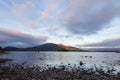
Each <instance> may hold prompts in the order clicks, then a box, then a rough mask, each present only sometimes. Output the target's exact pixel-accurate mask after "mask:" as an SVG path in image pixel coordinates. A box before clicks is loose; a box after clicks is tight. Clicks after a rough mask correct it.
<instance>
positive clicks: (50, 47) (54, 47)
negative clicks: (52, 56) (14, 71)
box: [4, 43, 83, 51]
mask: <svg viewBox="0 0 120 80" xmlns="http://www.w3.org/2000/svg"><path fill="white" fill-rule="evenodd" d="M4 49H5V50H6V51H83V50H82V49H79V48H76V47H72V46H66V45H63V44H54V43H45V44H42V45H39V46H34V47H27V48H17V47H12V46H8V47H5V48H4Z"/></svg>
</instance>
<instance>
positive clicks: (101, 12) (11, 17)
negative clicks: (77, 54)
mask: <svg viewBox="0 0 120 80" xmlns="http://www.w3.org/2000/svg"><path fill="white" fill-rule="evenodd" d="M44 43H56V44H65V45H70V46H75V47H80V48H81V47H86V48H87V47H88V48H89V47H120V0H0V46H2V47H6V46H15V47H30V46H37V45H41V44H44Z"/></svg>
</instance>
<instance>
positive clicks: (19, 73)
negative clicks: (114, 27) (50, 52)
mask: <svg viewBox="0 0 120 80" xmlns="http://www.w3.org/2000/svg"><path fill="white" fill-rule="evenodd" d="M114 71H115V70H114V69H109V68H108V69H107V70H103V68H97V67H94V68H89V69H87V68H83V67H81V65H80V66H78V67H72V66H70V65H68V66H64V65H61V66H59V67H51V66H49V65H47V66H46V67H40V66H32V67H30V66H27V65H25V64H7V65H5V64H2V65H0V80H120V72H117V73H114Z"/></svg>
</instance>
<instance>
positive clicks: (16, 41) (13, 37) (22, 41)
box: [0, 29, 47, 47]
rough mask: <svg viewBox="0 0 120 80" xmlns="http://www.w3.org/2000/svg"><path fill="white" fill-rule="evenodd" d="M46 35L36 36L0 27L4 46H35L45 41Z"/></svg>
mask: <svg viewBox="0 0 120 80" xmlns="http://www.w3.org/2000/svg"><path fill="white" fill-rule="evenodd" d="M46 40H47V37H45V36H39V37H35V36H33V35H30V34H26V33H22V32H19V31H15V30H5V29H0V45H2V46H8V45H9V46H18V47H20V46H22V47H23V46H24V47H25V46H35V45H40V44H42V43H44V42H45V41H46Z"/></svg>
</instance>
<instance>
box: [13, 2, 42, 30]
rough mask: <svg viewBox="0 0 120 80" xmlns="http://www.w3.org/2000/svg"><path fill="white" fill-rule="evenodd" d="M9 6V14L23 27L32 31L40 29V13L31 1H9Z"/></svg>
mask: <svg viewBox="0 0 120 80" xmlns="http://www.w3.org/2000/svg"><path fill="white" fill-rule="evenodd" d="M11 4H12V6H11V7H12V10H11V12H12V13H13V14H14V16H15V18H16V19H17V20H18V21H19V22H20V23H21V24H23V26H26V27H29V28H32V29H36V28H39V27H40V25H39V23H40V19H39V14H40V12H41V11H40V9H38V8H37V6H36V4H35V3H33V2H32V1H31V0H24V1H21V2H17V1H11Z"/></svg>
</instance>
